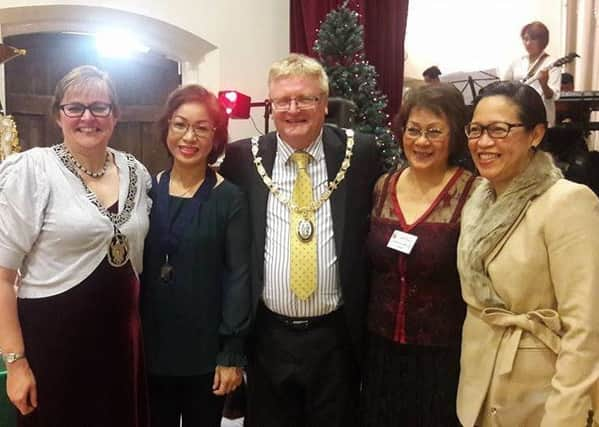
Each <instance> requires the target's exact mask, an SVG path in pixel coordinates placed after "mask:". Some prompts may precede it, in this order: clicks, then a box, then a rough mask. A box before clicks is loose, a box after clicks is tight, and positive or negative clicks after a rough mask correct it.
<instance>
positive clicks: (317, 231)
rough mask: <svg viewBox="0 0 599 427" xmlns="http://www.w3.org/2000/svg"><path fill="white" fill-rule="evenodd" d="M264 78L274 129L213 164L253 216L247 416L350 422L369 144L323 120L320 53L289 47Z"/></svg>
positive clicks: (266, 425)
mask: <svg viewBox="0 0 599 427" xmlns="http://www.w3.org/2000/svg"><path fill="white" fill-rule="evenodd" d="M268 84H269V97H270V102H271V105H272V108H273V119H274V122H275V125H276V128H277V132H272V133H269V134H268V135H265V136H263V137H261V138H252V139H251V140H242V141H238V142H235V143H233V144H230V145H229V146H228V147H227V156H226V159H225V161H224V162H223V165H222V167H221V172H222V173H223V175H224V176H225V177H227V178H229V179H230V180H231V181H233V182H234V183H236V184H237V185H239V186H240V187H242V188H243V189H244V190H245V191H246V192H247V194H248V199H249V203H250V214H251V222H252V237H253V243H252V266H253V272H252V288H253V298H254V302H255V308H256V316H255V319H254V327H253V335H252V337H251V340H250V342H251V344H250V346H251V348H250V351H249V359H250V361H249V366H248V414H247V419H246V421H247V425H250V426H252V427H281V426H286V427H294V426H297V427H304V426H315V427H316V426H327V427H332V426H340V427H341V426H344V427H347V426H353V425H357V424H358V421H359V414H358V412H357V408H358V406H359V402H358V400H359V399H358V396H359V386H360V362H361V359H362V352H363V337H364V331H365V318H366V303H367V269H366V259H365V247H364V246H365V241H366V233H367V231H368V224H369V221H368V219H369V214H370V209H371V194H372V188H373V186H374V183H375V181H376V178H377V177H378V174H379V170H380V166H379V154H378V149H377V147H376V144H375V142H374V139H373V138H370V137H366V136H364V135H354V134H353V132H352V131H351V130H343V129H338V128H334V127H330V126H325V125H324V119H325V115H326V112H327V99H328V78H327V76H326V73H325V72H324V69H323V68H322V66H321V65H320V64H319V63H318V62H317V61H315V60H313V59H311V58H308V57H306V56H303V55H297V54H291V55H290V56H289V57H287V58H285V59H283V60H281V61H279V62H276V63H274V64H273V65H272V66H271V69H270V73H269V80H268Z"/></svg>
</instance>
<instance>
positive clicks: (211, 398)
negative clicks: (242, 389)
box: [148, 374, 225, 427]
mask: <svg viewBox="0 0 599 427" xmlns="http://www.w3.org/2000/svg"><path fill="white" fill-rule="evenodd" d="M213 380H214V374H209V375H198V376H189V377H172V376H155V375H150V377H149V381H148V385H149V391H150V423H151V426H152V427H179V426H180V424H179V423H180V418H181V417H183V427H220V423H221V418H222V413H223V404H224V401H225V400H224V397H222V396H216V395H214V394H213V393H212V383H213Z"/></svg>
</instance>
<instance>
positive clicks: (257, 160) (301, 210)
mask: <svg viewBox="0 0 599 427" xmlns="http://www.w3.org/2000/svg"><path fill="white" fill-rule="evenodd" d="M344 130H345V135H346V136H347V145H346V147H345V158H344V159H343V162H341V168H340V169H339V171H338V172H337V175H336V176H335V179H334V180H333V181H330V182H328V184H327V189H326V190H325V191H323V192H322V194H321V195H320V197H319V198H318V200H316V201H312V204H311V205H310V206H306V207H300V206H297V205H296V204H295V203H293V202H292V201H291V200H290V198H287V197H285V196H283V195H282V194H281V189H280V188H279V187H278V186H277V185H276V184H275V183H274V182H272V178H271V177H269V176H268V174H267V173H266V169H264V165H263V164H262V157H259V156H258V148H259V147H258V139H259V138H258V137H257V136H254V137H253V138H252V156H253V157H254V164H255V165H256V170H257V171H258V175H260V178H262V182H264V185H266V187H267V188H268V191H270V193H271V194H272V195H273V196H275V197H276V198H277V199H278V200H279V202H281V203H282V204H283V205H284V206H286V207H287V208H288V209H289V210H292V211H294V212H296V213H298V214H300V215H302V216H303V217H304V218H307V217H308V215H309V214H310V213H312V212H316V211H317V210H318V209H320V207H321V206H322V205H323V204H324V203H325V202H326V201H327V200H329V198H330V197H331V194H333V191H335V190H336V189H337V187H339V184H341V181H343V179H344V178H345V173H346V172H347V170H348V169H349V167H350V166H351V156H352V154H353V148H354V131H353V130H352V129H344ZM305 225H306V224H305V223H304V222H301V221H300V224H299V227H302V230H298V233H300V235H305V234H306V230H305ZM309 234H310V235H311V234H312V233H311V232H310V233H309Z"/></svg>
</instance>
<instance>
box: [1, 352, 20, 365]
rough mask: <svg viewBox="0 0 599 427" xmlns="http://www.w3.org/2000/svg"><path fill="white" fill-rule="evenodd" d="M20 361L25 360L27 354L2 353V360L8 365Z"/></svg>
mask: <svg viewBox="0 0 599 427" xmlns="http://www.w3.org/2000/svg"><path fill="white" fill-rule="evenodd" d="M20 359H25V353H2V360H3V361H4V363H6V364H8V365H10V364H11V363H15V362H16V361H17V360H20Z"/></svg>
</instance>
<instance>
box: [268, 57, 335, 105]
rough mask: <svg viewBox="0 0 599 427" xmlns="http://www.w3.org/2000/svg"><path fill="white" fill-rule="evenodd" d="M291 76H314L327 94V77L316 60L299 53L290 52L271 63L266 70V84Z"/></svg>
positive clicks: (327, 94)
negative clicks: (268, 69) (267, 70)
mask: <svg viewBox="0 0 599 427" xmlns="http://www.w3.org/2000/svg"><path fill="white" fill-rule="evenodd" d="M291 76H294V77H295V76H308V77H314V78H316V79H317V80H318V83H319V85H320V89H321V90H322V93H324V94H325V95H326V96H329V78H328V77H327V73H326V72H325V71H324V68H323V67H322V65H320V62H318V61H317V60H315V59H313V58H310V57H309V56H306V55H301V54H299V53H292V54H290V55H289V56H288V57H286V58H283V59H281V60H280V61H277V62H275V63H273V64H272V65H271V66H270V71H269V72H268V86H270V84H271V83H272V82H273V81H275V80H277V79H280V78H282V77H291Z"/></svg>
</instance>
